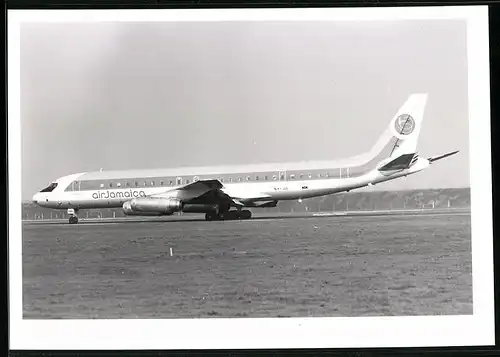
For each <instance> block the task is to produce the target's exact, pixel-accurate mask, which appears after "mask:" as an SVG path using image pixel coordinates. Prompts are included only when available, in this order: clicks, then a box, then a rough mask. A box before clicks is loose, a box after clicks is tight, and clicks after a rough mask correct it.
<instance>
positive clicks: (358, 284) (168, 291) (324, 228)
mask: <svg viewBox="0 0 500 357" xmlns="http://www.w3.org/2000/svg"><path fill="white" fill-rule="evenodd" d="M275 216H276V215H275ZM126 222H127V223H124V222H119V221H112V222H109V223H108V222H103V221H99V222H85V223H83V222H82V223H83V224H78V225H69V224H67V223H66V222H65V221H63V222H62V223H61V222H53V223H52V224H45V223H44V224H40V223H36V224H24V225H23V295H24V298H23V305H24V318H27V319H52V318H69V319H74V318H187V317H200V318H202V317H211V318H216V317H305V316H370V315H371V316H373V315H378V316H381V315H386V316H389V315H390V316H394V315H435V314H472V275H471V232H470V213H469V212H467V211H465V212H462V211H460V212H448V213H447V212H440V213H439V214H424V213H414V214H405V215H384V214H379V215H346V216H338V215H337V216H323V217H314V216H311V215H309V216H307V217H304V216H302V217H300V216H299V217H258V218H255V219H251V220H248V221H225V222H205V221H203V220H199V219H189V218H182V219H167V220H160V221H155V220H153V221H151V220H150V221H140V220H136V221H130V220H127V221H126ZM171 253H172V254H171Z"/></svg>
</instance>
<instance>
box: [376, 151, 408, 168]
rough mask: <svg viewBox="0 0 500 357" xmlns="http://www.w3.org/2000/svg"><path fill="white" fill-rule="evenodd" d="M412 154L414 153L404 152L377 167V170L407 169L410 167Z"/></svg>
mask: <svg viewBox="0 0 500 357" xmlns="http://www.w3.org/2000/svg"><path fill="white" fill-rule="evenodd" d="M414 156H415V154H404V155H401V156H398V157H397V158H395V159H394V160H392V161H389V162H388V163H387V164H385V165H384V166H382V167H381V168H379V171H399V170H404V169H407V168H408V167H410V164H411V162H412V160H413V157H414Z"/></svg>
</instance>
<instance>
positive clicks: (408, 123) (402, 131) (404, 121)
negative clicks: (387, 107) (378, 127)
mask: <svg viewBox="0 0 500 357" xmlns="http://www.w3.org/2000/svg"><path fill="white" fill-rule="evenodd" d="M394 125H395V129H396V132H397V133H398V134H399V135H410V134H411V133H412V132H413V130H415V119H413V117H412V116H411V115H409V114H401V115H400V116H398V117H397V118H396V120H395V121H394Z"/></svg>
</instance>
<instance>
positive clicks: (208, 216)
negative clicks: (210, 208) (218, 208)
mask: <svg viewBox="0 0 500 357" xmlns="http://www.w3.org/2000/svg"><path fill="white" fill-rule="evenodd" d="M216 217H217V216H216V214H215V212H208V213H205V220H206V221H213V220H215V218H216Z"/></svg>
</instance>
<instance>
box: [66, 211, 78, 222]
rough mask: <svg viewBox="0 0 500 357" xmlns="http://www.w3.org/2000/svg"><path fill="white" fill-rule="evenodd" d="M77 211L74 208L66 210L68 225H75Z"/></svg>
mask: <svg viewBox="0 0 500 357" xmlns="http://www.w3.org/2000/svg"><path fill="white" fill-rule="evenodd" d="M77 213H78V210H77V209H74V208H68V214H69V224H77V223H78V216H77Z"/></svg>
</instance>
